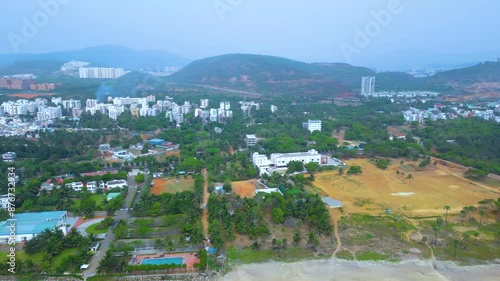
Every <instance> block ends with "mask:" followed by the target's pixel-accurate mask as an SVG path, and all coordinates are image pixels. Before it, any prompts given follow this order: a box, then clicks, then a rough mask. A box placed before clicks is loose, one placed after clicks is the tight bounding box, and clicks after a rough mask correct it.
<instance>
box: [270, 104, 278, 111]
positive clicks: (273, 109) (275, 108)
mask: <svg viewBox="0 0 500 281" xmlns="http://www.w3.org/2000/svg"><path fill="white" fill-rule="evenodd" d="M276 111H278V107H277V106H275V105H272V104H271V113H275V112H276Z"/></svg>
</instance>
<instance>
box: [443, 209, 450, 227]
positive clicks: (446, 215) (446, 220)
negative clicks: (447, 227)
mask: <svg viewBox="0 0 500 281" xmlns="http://www.w3.org/2000/svg"><path fill="white" fill-rule="evenodd" d="M450 209H451V208H450V206H448V205H445V206H444V210H445V212H446V213H445V219H444V222H445V223H448V211H449V210H450Z"/></svg>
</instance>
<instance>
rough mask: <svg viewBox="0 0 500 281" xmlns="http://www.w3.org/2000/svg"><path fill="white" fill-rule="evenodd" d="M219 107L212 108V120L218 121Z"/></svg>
mask: <svg viewBox="0 0 500 281" xmlns="http://www.w3.org/2000/svg"><path fill="white" fill-rule="evenodd" d="M217 117H218V114H217V109H216V108H210V121H212V122H217Z"/></svg>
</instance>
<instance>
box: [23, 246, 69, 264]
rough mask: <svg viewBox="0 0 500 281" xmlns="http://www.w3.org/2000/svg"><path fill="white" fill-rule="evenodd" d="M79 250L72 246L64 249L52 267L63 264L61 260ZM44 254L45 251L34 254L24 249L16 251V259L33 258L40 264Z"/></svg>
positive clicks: (53, 261) (54, 260) (32, 259)
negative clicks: (29, 253)
mask: <svg viewBox="0 0 500 281" xmlns="http://www.w3.org/2000/svg"><path fill="white" fill-rule="evenodd" d="M77 251H78V249H77V248H70V249H65V250H63V251H62V252H61V253H60V254H59V255H57V256H56V257H55V258H54V259H53V260H52V262H51V264H52V265H53V266H52V268H56V267H58V266H59V265H60V264H61V261H62V260H63V259H64V258H65V257H67V256H71V255H74V254H76V252H77ZM43 254H44V253H36V254H32V255H28V254H26V252H24V251H16V259H18V260H22V261H26V260H31V261H33V262H34V263H36V264H39V263H41V262H42V261H43Z"/></svg>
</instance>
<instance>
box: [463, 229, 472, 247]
mask: <svg viewBox="0 0 500 281" xmlns="http://www.w3.org/2000/svg"><path fill="white" fill-rule="evenodd" d="M469 237H470V234H469V233H467V232H465V233H464V234H462V238H463V239H464V249H467V240H469Z"/></svg>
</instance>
